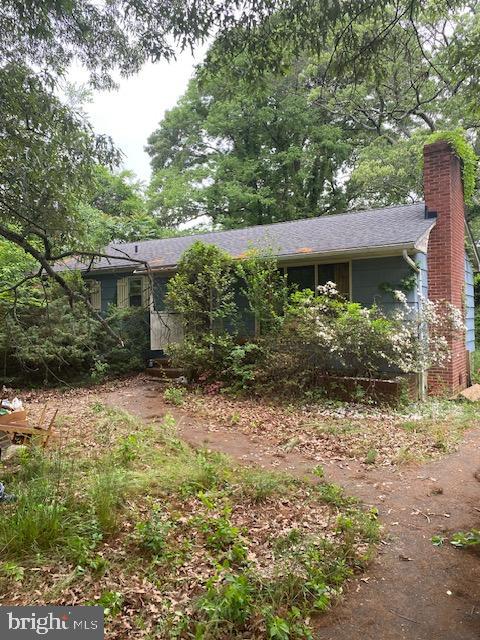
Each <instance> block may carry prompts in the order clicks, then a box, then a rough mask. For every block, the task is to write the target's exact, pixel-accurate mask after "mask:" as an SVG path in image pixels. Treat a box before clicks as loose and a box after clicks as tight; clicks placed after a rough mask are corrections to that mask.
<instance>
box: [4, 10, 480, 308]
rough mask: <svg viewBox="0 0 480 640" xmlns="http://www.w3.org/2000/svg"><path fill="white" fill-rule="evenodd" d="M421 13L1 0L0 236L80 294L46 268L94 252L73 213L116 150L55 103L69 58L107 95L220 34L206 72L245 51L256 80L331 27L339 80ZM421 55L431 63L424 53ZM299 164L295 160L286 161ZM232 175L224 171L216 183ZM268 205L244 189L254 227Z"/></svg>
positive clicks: (237, 185) (471, 44) (332, 66)
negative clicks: (146, 66) (97, 169)
mask: <svg viewBox="0 0 480 640" xmlns="http://www.w3.org/2000/svg"><path fill="white" fill-rule="evenodd" d="M470 6H471V3H470V2H469V3H467V2H463V1H459V0H453V1H452V0H449V1H448V2H447V0H441V1H440V2H436V3H435V5H434V8H433V9H432V8H431V4H430V3H428V5H427V9H428V10H429V11H432V12H435V15H437V16H439V19H440V18H441V16H442V15H443V16H446V15H448V12H449V11H452V10H457V11H458V12H459V13H460V14H461V12H462V10H463V11H465V10H468V9H469V7H470ZM422 8H423V3H422V2H420V0H395V1H394V0H390V1H389V2H386V3H385V2H383V1H382V2H380V0H333V1H331V2H328V3H321V2H308V3H305V2H304V1H303V0H278V1H276V2H271V0H247V1H246V2H244V3H243V4H242V7H241V8H239V6H238V5H237V4H236V3H232V2H229V1H228V0H215V2H208V3H205V2H196V1H194V2H178V1H176V0H175V2H174V1H173V0H167V1H165V0H161V1H160V0H157V1H153V2H151V1H150V0H148V2H147V0H112V1H111V2H94V1H93V0H91V1H89V0H68V1H67V0H42V1H40V2H17V1H14V0H5V2H3V3H2V4H1V6H0V107H1V110H2V122H1V123H0V200H1V201H0V235H1V236H2V237H3V238H4V239H6V240H8V241H9V242H13V243H15V244H17V245H18V246H19V247H21V248H22V249H23V250H24V251H25V252H27V253H28V254H29V255H30V256H32V257H33V258H34V259H35V260H36V262H37V264H38V265H39V270H38V272H37V275H40V274H47V275H48V276H50V277H51V278H53V279H54V280H55V281H56V282H57V283H58V284H59V285H60V286H61V287H62V289H63V290H64V291H65V292H66V293H67V294H68V295H69V297H70V299H71V301H72V302H73V301H74V300H75V299H76V298H77V294H76V293H75V292H74V291H73V290H72V289H71V288H70V287H69V286H68V283H67V282H66V280H65V279H64V278H63V277H62V276H61V274H60V273H59V272H58V271H56V270H55V269H53V268H52V264H53V263H54V262H55V261H56V260H59V259H61V258H62V257H67V256H71V255H75V254H77V255H85V256H88V257H89V258H91V256H92V255H93V253H94V252H98V248H97V247H92V246H91V240H92V239H93V238H94V235H92V234H90V233H89V223H90V220H89V217H88V216H85V215H78V211H79V208H80V207H79V203H80V202H88V192H89V191H90V190H91V189H92V185H93V180H94V176H93V169H92V168H93V166H94V165H95V164H105V165H107V166H109V165H110V164H114V163H115V161H116V160H118V154H116V152H115V150H114V149H113V147H112V145H111V143H110V141H108V140H107V139H105V138H104V137H101V136H95V135H94V134H93V132H92V130H91V128H90V127H89V126H88V123H86V121H85V120H84V119H83V118H82V116H81V114H78V113H75V111H74V110H73V109H72V108H68V107H66V106H65V105H64V104H62V102H61V101H60V100H59V99H58V98H57V97H56V93H55V90H56V88H57V86H58V82H59V80H60V79H61V78H64V77H65V76H66V74H67V71H68V67H69V64H70V63H71V62H72V60H73V59H76V60H79V61H80V63H81V64H83V65H84V66H85V67H86V68H87V69H88V71H89V72H90V81H91V83H92V85H93V86H101V87H112V86H114V81H113V76H112V72H113V71H114V70H119V71H120V72H121V73H122V74H128V73H134V72H135V71H136V70H138V68H139V66H140V65H141V64H142V63H143V62H144V61H145V60H147V59H151V60H159V59H161V58H163V59H165V58H167V59H168V58H171V57H172V56H173V55H174V48H175V47H179V48H185V47H188V46H194V45H195V44H196V43H198V42H199V41H202V40H203V39H205V38H207V37H209V36H211V35H212V33H218V34H219V36H218V37H219V45H221V47H219V48H217V49H215V51H214V52H213V53H212V56H211V59H210V64H211V65H212V66H213V67H214V66H215V65H216V64H218V61H219V60H220V59H224V58H225V56H230V60H235V58H236V57H238V55H239V52H241V51H243V52H244V55H246V56H249V58H250V59H255V61H256V63H255V64H254V65H250V66H249V67H248V68H247V69H246V70H245V72H246V75H248V76H249V77H254V76H258V74H259V73H260V72H261V71H262V70H264V69H268V68H279V67H281V65H283V64H284V62H283V56H281V55H279V52H281V51H285V52H287V53H288V54H289V55H291V56H294V55H296V56H298V55H299V53H300V52H307V53H308V54H309V55H310V54H311V53H312V52H319V51H321V49H322V47H323V45H324V44H325V43H326V42H327V40H328V38H329V37H331V34H332V29H333V27H335V26H338V27H339V28H338V29H337V31H336V32H335V35H334V41H333V46H332V47H330V59H329V61H328V65H327V67H328V71H329V72H330V74H332V73H334V74H335V73H337V75H338V71H339V70H341V69H343V68H346V67H347V66H348V65H353V64H355V68H358V69H360V70H361V69H362V68H364V66H365V65H366V64H367V63H370V58H371V56H372V52H375V50H376V49H377V48H379V47H380V46H381V45H382V43H383V41H384V39H385V36H386V34H389V33H390V32H391V30H392V29H393V28H395V26H396V25H399V24H401V23H402V21H403V22H405V21H406V20H409V21H411V22H412V23H413V24H415V23H416V21H417V20H418V17H419V16H420V13H421V10H423V9H422ZM360 19H362V20H367V19H371V20H372V25H371V28H370V29H369V31H368V32H367V33H361V32H358V30H357V29H356V25H357V23H358V21H359V20H360ZM477 40H478V34H477V31H476V30H474V29H471V31H470V32H469V37H468V38H463V40H462V41H461V42H460V43H459V45H458V46H457V47H456V49H455V52H456V55H457V58H458V61H459V62H458V65H459V68H461V69H462V70H464V72H465V74H466V75H468V74H470V76H469V77H472V74H471V71H472V69H473V68H474V64H475V62H476V52H477V51H478V47H476V44H478V43H477ZM215 55H216V56H217V57H216V58H215ZM423 55H424V57H428V52H423ZM295 113H298V111H295ZM299 115H300V114H299ZM234 122H235V121H234ZM257 142H258V141H257ZM257 142H255V144H256V143H257ZM289 149H290V147H288V149H287V152H286V153H287V154H288V152H289ZM296 160H297V159H296V158H295V157H292V158H291V162H292V163H295V162H296ZM258 168H259V169H262V166H260V167H258ZM247 169H248V165H247ZM256 169H257V167H255V170H256ZM250 172H252V168H251V167H250ZM230 173H231V170H230V169H229V168H228V167H226V173H225V174H224V179H227V180H228V179H229V176H230ZM247 178H248V175H247ZM199 179H200V180H203V177H202V176H201V175H200V176H199ZM278 182H279V183H280V184H284V185H285V189H286V190H290V189H291V188H293V186H292V185H293V184H294V182H292V183H290V182H289V181H288V180H286V179H285V177H284V176H283V169H282V167H280V169H279V171H278ZM244 184H245V181H243V182H242V181H240V182H238V181H236V180H234V181H233V182H232V184H231V192H232V194H233V200H234V201H235V202H236V207H237V209H238V210H239V211H240V212H241V211H242V210H243V208H244V207H245V202H242V197H241V196H242V194H241V190H242V188H243V185H244ZM274 199H275V190H274V192H273V195H271V194H270V192H269V190H268V189H264V188H263V185H260V188H258V187H253V188H251V189H250V190H249V191H248V192H247V204H249V201H250V200H251V201H252V202H253V204H254V205H255V207H257V208H258V209H259V211H258V212H257V219H258V216H261V217H262V219H264V220H267V219H268V217H269V215H270V214H269V213H268V207H269V205H270V204H271V203H272V202H273V200H274ZM265 208H267V214H266V215H265V213H264V209H265ZM288 215H289V216H290V215H294V212H293V213H292V212H288ZM222 216H225V207H223V208H222V207H220V208H219V210H218V219H219V220H222ZM87 304H88V303H87Z"/></svg>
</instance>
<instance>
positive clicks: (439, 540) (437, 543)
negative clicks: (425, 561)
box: [430, 535, 446, 547]
mask: <svg viewBox="0 0 480 640" xmlns="http://www.w3.org/2000/svg"><path fill="white" fill-rule="evenodd" d="M430 540H431V543H432V544H433V546H434V547H441V546H442V545H443V543H444V542H445V540H446V538H445V536H440V535H438V536H432V537H431V538H430Z"/></svg>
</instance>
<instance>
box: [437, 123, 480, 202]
mask: <svg viewBox="0 0 480 640" xmlns="http://www.w3.org/2000/svg"><path fill="white" fill-rule="evenodd" d="M440 141H443V142H448V143H449V144H450V145H451V147H452V149H453V151H454V153H455V155H456V156H457V158H459V159H460V160H461V162H462V178H463V194H464V198H465V203H466V204H467V205H470V204H472V200H473V194H474V192H475V185H476V182H477V167H478V156H477V154H476V153H475V151H474V149H473V147H472V145H471V144H470V143H469V142H468V140H467V138H466V134H465V131H464V130H463V129H454V130H453V131H436V132H435V133H432V134H431V135H430V136H428V138H427V140H426V142H427V144H433V143H435V142H440Z"/></svg>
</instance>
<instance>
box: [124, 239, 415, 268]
mask: <svg viewBox="0 0 480 640" xmlns="http://www.w3.org/2000/svg"><path fill="white" fill-rule="evenodd" d="M404 249H407V251H422V248H420V247H419V246H417V242H413V241H411V242H407V243H405V242H403V243H396V244H389V245H379V246H373V247H352V248H350V249H332V250H330V251H319V252H314V251H312V252H311V253H305V252H302V253H290V254H278V255H277V256H276V257H277V259H278V262H279V263H280V264H285V263H289V262H299V261H304V262H305V261H311V260H315V261H317V260H329V259H336V258H348V259H353V258H375V257H378V258H381V257H386V256H394V255H401V254H402V252H403V250H404ZM239 259H240V258H239ZM176 267H177V265H176V264H166V265H161V266H160V265H159V266H151V267H150V268H149V269H148V272H151V273H163V272H170V271H175V269H176ZM134 273H138V274H141V273H147V269H135V271H134Z"/></svg>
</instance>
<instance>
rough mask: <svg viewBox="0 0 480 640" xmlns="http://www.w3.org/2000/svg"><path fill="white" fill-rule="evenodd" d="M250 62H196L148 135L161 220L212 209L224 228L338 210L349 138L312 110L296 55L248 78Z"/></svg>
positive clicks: (153, 195) (154, 202) (154, 205)
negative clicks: (212, 66)
mask: <svg viewBox="0 0 480 640" xmlns="http://www.w3.org/2000/svg"><path fill="white" fill-rule="evenodd" d="M249 64H250V61H249V60H247V59H245V60H244V63H243V65H242V61H241V60H239V61H237V66H236V68H235V70H234V71H233V73H232V68H231V67H230V66H229V65H225V67H223V68H221V69H219V68H217V69H216V70H215V72H211V73H210V72H209V70H208V67H204V68H203V69H200V70H199V71H198V72H197V74H196V76H195V78H194V79H193V80H192V82H191V83H190V86H189V88H188V90H187V92H186V94H185V95H184V96H183V97H182V98H181V100H180V101H179V104H178V106H177V107H175V108H173V109H172V110H171V111H170V112H168V113H167V114H166V117H165V119H164V120H163V121H162V123H161V124H160V127H159V129H158V130H157V131H155V132H154V133H153V134H152V135H151V136H150V138H149V140H148V147H147V151H148V152H149V154H150V155H151V158H152V169H153V177H152V182H151V185H150V188H149V196H150V207H151V209H152V210H153V211H154V212H155V214H156V215H157V216H158V217H159V218H160V219H161V220H162V221H163V222H164V223H165V224H178V223H179V222H186V221H189V220H192V219H195V218H197V217H198V216H199V215H203V214H207V215H209V216H210V217H211V218H212V220H213V222H214V223H216V224H221V225H223V226H226V227H236V226H245V225H255V224H265V223H270V222H276V221H278V220H292V219H295V218H300V217H308V216H315V215H318V214H319V213H320V212H322V213H323V212H337V211H339V210H341V209H342V208H344V206H345V201H344V198H343V191H342V189H341V188H340V187H339V185H338V184H337V183H336V181H335V176H336V175H337V173H338V172H339V171H340V169H341V167H342V164H343V163H344V162H345V160H346V159H347V158H348V156H349V154H350V151H351V146H350V143H349V141H348V138H347V137H346V136H345V135H344V132H343V130H342V129H341V128H339V127H336V126H335V125H333V126H332V125H331V124H330V123H329V122H328V119H326V118H325V113H323V112H322V111H321V110H320V109H312V108H311V105H310V102H309V90H308V87H307V86H306V85H305V82H304V81H303V79H302V75H303V73H304V67H305V64H302V61H298V62H297V63H296V64H295V65H292V66H291V68H290V69H289V70H288V72H286V73H284V74H283V75H277V74H274V73H267V74H265V75H264V77H263V78H262V81H261V82H260V81H252V80H251V79H249V78H248V76H247V74H246V73H243V72H244V71H245V69H246V68H247V67H248V65H249Z"/></svg>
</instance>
